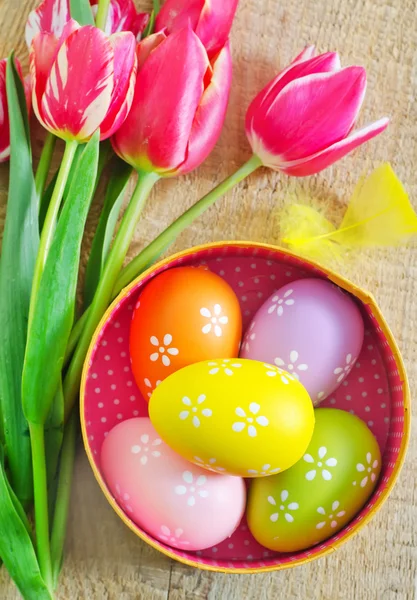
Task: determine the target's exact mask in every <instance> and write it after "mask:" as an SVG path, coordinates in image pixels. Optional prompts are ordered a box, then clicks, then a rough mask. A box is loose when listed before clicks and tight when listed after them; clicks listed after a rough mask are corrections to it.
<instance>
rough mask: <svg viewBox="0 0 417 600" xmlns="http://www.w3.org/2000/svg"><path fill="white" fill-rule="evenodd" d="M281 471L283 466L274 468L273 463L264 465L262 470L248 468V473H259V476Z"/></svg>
mask: <svg viewBox="0 0 417 600" xmlns="http://www.w3.org/2000/svg"><path fill="white" fill-rule="evenodd" d="M279 471H281V468H280V467H278V468H277V469H272V468H271V465H263V466H262V468H261V470H260V471H257V470H256V469H248V475H258V476H259V477H265V476H266V475H275V473H278V472H279Z"/></svg>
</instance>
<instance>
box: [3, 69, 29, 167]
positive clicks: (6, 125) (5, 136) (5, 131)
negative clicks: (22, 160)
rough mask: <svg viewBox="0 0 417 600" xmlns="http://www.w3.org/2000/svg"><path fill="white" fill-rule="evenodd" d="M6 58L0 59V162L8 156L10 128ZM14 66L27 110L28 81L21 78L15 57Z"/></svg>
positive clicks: (20, 70) (20, 71)
mask: <svg viewBox="0 0 417 600" xmlns="http://www.w3.org/2000/svg"><path fill="white" fill-rule="evenodd" d="M7 61H8V59H7V58H2V59H1V60H0V163H2V162H6V161H7V160H9V158H10V128H9V112H8V104H7V92H6V66H7ZM15 63H16V67H17V70H18V73H19V75H20V78H21V79H22V83H23V85H24V87H25V92H26V102H27V105H28V110H29V109H30V83H29V81H26V80H25V79H23V75H22V67H21V66H20V62H19V61H18V60H17V58H15Z"/></svg>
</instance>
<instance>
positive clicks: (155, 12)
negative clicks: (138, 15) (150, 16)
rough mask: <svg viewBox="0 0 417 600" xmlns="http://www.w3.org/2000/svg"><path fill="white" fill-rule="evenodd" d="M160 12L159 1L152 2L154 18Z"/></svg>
mask: <svg viewBox="0 0 417 600" xmlns="http://www.w3.org/2000/svg"><path fill="white" fill-rule="evenodd" d="M160 10H161V3H160V0H153V12H154V14H155V17H156V15H157V14H158V13H159V11H160Z"/></svg>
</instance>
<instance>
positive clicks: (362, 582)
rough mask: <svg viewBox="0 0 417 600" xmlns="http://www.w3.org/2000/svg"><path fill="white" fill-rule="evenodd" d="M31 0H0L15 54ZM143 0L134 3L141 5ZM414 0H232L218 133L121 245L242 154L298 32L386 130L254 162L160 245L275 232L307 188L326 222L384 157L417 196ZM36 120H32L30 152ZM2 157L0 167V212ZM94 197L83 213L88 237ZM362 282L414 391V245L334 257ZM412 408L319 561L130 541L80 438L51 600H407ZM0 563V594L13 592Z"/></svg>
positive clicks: (413, 539) (8, 44)
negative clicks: (379, 500) (210, 554)
mask: <svg viewBox="0 0 417 600" xmlns="http://www.w3.org/2000/svg"><path fill="white" fill-rule="evenodd" d="M35 5H36V0H0V55H1V56H5V55H6V54H7V53H8V52H9V51H10V50H11V49H12V48H13V47H15V48H16V50H17V55H18V56H19V57H21V58H22V60H23V62H24V63H25V57H26V48H25V44H24V38H23V31H24V24H25V21H26V17H27V14H28V12H29V10H30V9H31V8H33V7H34V6H35ZM148 7H149V4H148V5H146V3H145V2H144V3H142V5H141V8H148ZM416 32H417V4H416V1H415V0H362V2H359V1H358V0H343V1H342V2H340V0H314V1H312V0H298V2H291V1H289V0H288V1H285V0H241V6H240V8H239V11H238V15H237V18H236V22H235V25H234V28H233V34H232V45H233V55H234V65H235V67H234V84H233V92H232V97H231V103H230V108H229V111H228V115H227V119H226V125H225V128H224V131H223V134H222V137H221V139H220V141H219V143H218V145H217V147H216V149H215V151H214V152H213V154H212V155H211V156H210V158H209V159H208V160H207V162H206V163H205V165H204V166H202V167H201V168H200V169H198V170H197V171H195V172H194V173H192V174H191V175H189V176H187V177H181V178H178V179H172V180H167V181H163V182H162V183H161V184H159V185H158V187H157V194H153V196H152V198H151V201H150V202H149V204H148V208H147V210H146V212H145V215H144V218H143V221H142V224H141V226H140V228H139V229H138V232H137V237H136V242H135V244H134V246H133V247H132V249H131V254H132V255H133V254H134V253H135V252H137V251H138V250H139V249H140V247H141V246H142V245H144V244H145V243H147V242H149V241H150V240H151V239H153V238H154V237H155V236H156V235H157V233H158V232H159V231H161V230H162V229H163V228H164V227H166V225H168V224H169V223H170V222H171V221H172V220H173V218H174V217H175V216H177V215H179V214H180V213H181V212H183V211H184V209H185V208H186V207H188V206H190V205H191V204H192V203H193V202H194V201H195V200H197V199H198V198H199V197H200V196H202V195H203V193H205V192H206V191H208V190H210V189H211V188H212V187H213V186H214V185H215V184H217V183H218V182H220V181H221V179H222V178H224V177H225V176H226V175H227V174H229V173H231V172H232V171H233V170H234V169H235V168H236V167H237V166H238V165H240V164H241V163H242V162H243V161H244V160H245V159H246V158H247V157H248V156H249V149H248V145H247V142H246V139H245V134H244V129H243V123H244V115H245V110H246V107H247V106H248V102H249V101H250V99H251V98H252V96H253V95H254V94H255V93H256V92H257V91H258V90H259V89H260V88H261V87H263V85H264V84H265V83H266V82H267V81H268V80H269V79H270V78H271V76H272V75H273V74H274V73H275V72H276V71H277V70H278V69H279V68H281V67H283V66H285V65H286V64H287V63H288V61H289V60H290V59H292V58H293V57H294V56H295V55H296V54H297V53H298V51H299V50H301V48H302V47H303V46H304V45H306V44H311V43H315V44H316V45H317V47H318V50H319V51H327V50H335V49H337V50H338V51H339V52H340V54H341V56H342V60H343V63H344V64H345V65H348V64H362V65H364V66H365V67H366V68H367V71H368V93H367V97H366V101H365V106H364V108H363V111H362V114H361V117H360V121H361V123H364V122H369V121H371V120H374V119H376V118H379V117H382V116H384V115H389V116H390V117H391V119H392V123H391V125H390V127H389V129H388V132H387V133H386V134H385V135H383V136H381V137H380V138H378V139H376V140H374V141H372V142H371V143H370V144H368V145H366V146H365V147H363V148H361V149H360V150H358V151H357V152H355V153H354V154H353V155H352V156H350V157H348V158H346V159H345V160H343V161H342V162H340V163H339V164H337V165H335V166H333V167H331V168H329V169H327V170H326V171H325V172H324V173H321V174H319V175H318V176H316V177H312V178H308V179H300V180H296V179H288V178H287V177H283V176H281V175H279V174H278V173H273V172H270V171H266V170H264V171H259V172H258V173H257V174H255V175H253V176H252V177H251V178H250V179H249V180H247V182H246V183H244V184H242V185H240V186H239V187H238V188H236V189H235V190H234V191H232V192H231V193H229V194H227V196H226V197H224V198H223V199H222V200H220V201H219V202H218V204H217V205H216V207H214V208H212V209H211V210H209V211H208V212H207V213H206V214H205V215H203V216H202V217H201V218H200V219H199V220H198V221H196V222H195V223H194V224H193V226H192V227H190V228H189V229H188V230H187V231H186V232H185V233H184V234H183V235H182V236H180V239H179V240H178V242H177V243H176V246H175V248H174V249H176V250H178V249H182V248H187V247H190V246H192V245H196V244H199V243H202V242H206V241H212V240H221V239H246V240H257V241H264V242H269V243H278V242H279V216H278V215H279V210H280V208H282V206H283V205H284V203H286V202H290V201H294V200H295V199H297V198H298V199H299V198H300V197H305V196H310V197H312V198H314V199H315V200H316V201H317V202H318V203H320V205H321V206H322V207H324V208H326V209H327V212H328V215H329V216H330V217H331V218H334V219H335V222H337V220H338V219H340V217H341V215H342V213H343V208H344V206H345V204H346V202H347V200H348V198H349V196H350V194H351V193H352V190H353V187H354V185H355V183H356V181H357V179H358V178H359V176H360V175H361V174H362V173H363V172H365V171H367V172H369V170H370V169H371V168H372V167H374V166H376V165H377V164H378V163H379V162H380V161H384V160H387V161H390V162H391V164H392V166H393V168H394V169H395V171H396V173H397V174H398V176H399V177H400V178H401V180H402V181H403V183H404V185H405V186H406V188H407V190H408V193H409V194H410V197H411V199H412V201H413V202H414V205H415V206H416V207H417V199H416V198H417V178H416V162H417V126H416V121H417V101H416V95H417V54H416V46H417V33H416ZM40 136H41V130H40V129H39V128H37V129H36V140H35V154H39V148H40ZM6 191H7V168H6V167H1V169H0V194H1V195H0V219H3V218H4V210H5V202H6ZM97 214H98V209H95V210H94V209H93V211H92V215H91V218H90V219H89V225H88V235H87V237H88V240H87V244H88V241H89V240H91V236H92V233H93V231H94V224H95V222H96V219H97ZM344 274H345V275H347V276H348V277H350V278H351V279H352V280H353V281H355V282H356V283H358V284H359V285H362V286H363V287H366V288H368V289H369V290H370V291H371V292H373V293H374V294H375V296H376V297H377V299H378V301H379V303H380V306H381V308H382V310H383V312H384V313H385V316H386V318H387V320H388V323H389V324H390V326H391V328H392V329H393V332H394V334H395V336H396V338H397V340H398V343H399V345H400V348H401V350H402V352H403V355H404V359H405V362H406V365H407V368H408V373H409V377H410V383H411V389H412V394H413V395H414V394H416V392H417V334H416V331H417V251H416V249H415V247H414V249H406V250H392V249H388V250H386V251H385V250H381V251H375V252H372V253H370V254H368V255H367V256H366V257H365V258H362V259H361V258H357V259H355V260H354V261H351V262H350V263H349V264H347V265H346V267H345V269H344ZM416 439H417V420H416V419H415V418H414V420H413V431H412V441H411V445H410V448H409V452H408V456H407V460H406V463H405V466H404V469H403V471H402V473H401V476H400V478H399V480H398V483H397V485H396V487H395V489H394V491H393V492H392V494H391V496H390V499H389V501H388V502H387V503H386V504H385V506H384V507H383V509H382V510H381V511H380V512H379V514H377V516H376V517H375V518H374V519H373V521H372V522H371V524H369V525H368V526H367V527H366V528H365V529H364V530H363V531H361V532H360V534H358V535H357V536H356V537H355V538H354V539H353V540H352V541H350V542H349V543H348V544H346V545H345V546H344V547H342V548H341V549H340V550H338V551H337V552H336V553H335V554H333V555H331V556H329V557H328V558H326V559H322V560H320V561H317V562H313V563H310V564H309V565H307V566H304V567H300V568H297V569H295V570H289V571H284V572H279V573H270V574H265V575H263V574H262V575H250V576H245V575H239V576H238V575H236V576H231V575H223V574H212V573H205V572H202V571H198V570H194V569H191V568H187V567H184V566H183V565H181V564H179V563H174V562H171V561H170V560H168V559H167V558H165V557H164V556H162V555H161V554H159V553H158V552H156V551H154V550H152V549H151V548H149V547H148V546H146V545H145V544H144V543H142V542H141V541H140V540H139V539H137V538H136V537H135V536H134V535H133V534H132V533H131V532H130V531H129V530H128V529H127V528H126V527H125V526H124V525H123V523H122V522H121V521H120V520H119V519H118V517H117V516H116V514H115V513H114V512H113V510H112V509H111V508H110V506H109V505H108V504H107V502H106V500H105V498H104V496H103V495H102V493H101V491H100V490H99V488H98V485H97V484H96V482H95V480H94V478H93V475H92V472H91V470H90V467H89V465H88V463H87V460H86V458H85V455H84V451H83V449H82V448H81V447H80V448H79V452H78V456H77V464H76V474H75V483H74V487H73V497H72V509H71V516H70V523H69V532H68V543H67V551H66V561H65V567H64V570H63V573H62V577H61V582H60V591H59V593H58V595H57V596H58V598H60V599H62V600H64V599H65V600H78V599H80V600H81V599H83V598H86V599H87V598H88V599H89V600H90V599H91V600H133V599H135V600H142V599H143V600H157V599H158V600H159V599H161V600H162V599H167V598H169V600H183V599H187V600H194V599H203V598H204V599H209V600H246V599H252V598H253V599H254V600H255V599H256V600H266V599H268V600H269V599H270V600H277V599H282V600H313V599H315V600H316V599H317V600H411V599H413V598H414V599H416V598H417V442H416ZM17 597H18V595H17V594H16V592H15V590H14V588H13V586H12V585H11V584H10V582H9V580H8V577H7V575H6V574H5V572H4V570H2V571H0V598H2V599H3V600H12V599H15V598H17Z"/></svg>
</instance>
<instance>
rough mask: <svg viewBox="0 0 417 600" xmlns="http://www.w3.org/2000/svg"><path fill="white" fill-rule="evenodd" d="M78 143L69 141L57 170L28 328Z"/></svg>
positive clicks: (44, 228) (38, 260) (39, 254)
mask: <svg viewBox="0 0 417 600" xmlns="http://www.w3.org/2000/svg"><path fill="white" fill-rule="evenodd" d="M77 146H78V142H75V141H70V142H67V144H66V146H65V151H64V156H63V157H62V162H61V166H60V168H59V172H58V177H57V180H56V184H55V187H54V191H53V194H52V197H51V201H50V203H49V207H48V212H47V213H46V217H45V221H44V224H43V228H42V233H41V239H40V242H39V249H38V254H37V256H36V263H35V271H34V275H33V282H32V293H31V297H30V308H29V327H30V324H31V322H32V318H33V313H34V309H35V304H36V297H37V295H38V289H39V285H40V282H41V277H42V273H43V269H44V266H45V262H46V259H47V256H48V252H49V248H50V247H51V244H52V240H53V237H54V232H55V226H56V221H57V218H58V212H59V209H60V206H61V201H62V197H63V195H64V191H65V185H66V183H67V180H68V175H69V173H70V170H71V165H72V162H73V160H74V156H75V152H76V150H77Z"/></svg>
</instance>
